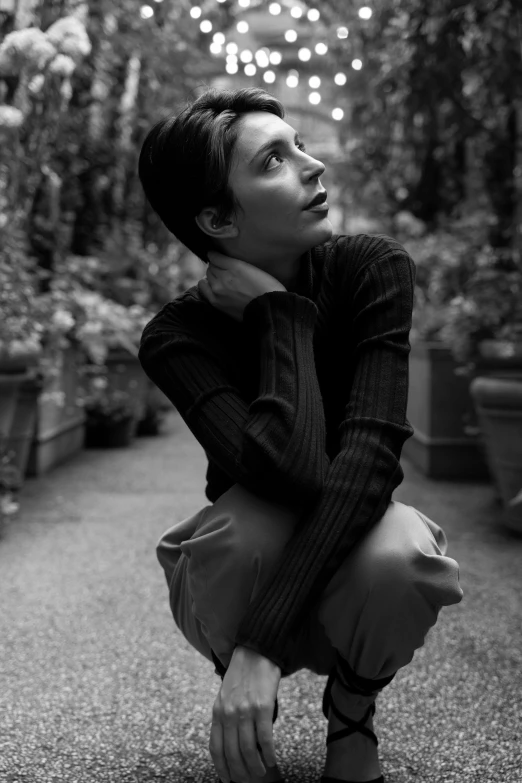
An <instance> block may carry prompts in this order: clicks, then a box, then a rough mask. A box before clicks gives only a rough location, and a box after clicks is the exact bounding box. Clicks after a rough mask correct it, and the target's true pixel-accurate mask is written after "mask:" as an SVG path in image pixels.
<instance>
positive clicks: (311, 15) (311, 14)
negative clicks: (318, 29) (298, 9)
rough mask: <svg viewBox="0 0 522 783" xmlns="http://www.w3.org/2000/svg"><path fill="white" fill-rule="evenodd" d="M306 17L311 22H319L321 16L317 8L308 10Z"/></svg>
mask: <svg viewBox="0 0 522 783" xmlns="http://www.w3.org/2000/svg"><path fill="white" fill-rule="evenodd" d="M306 15H307V17H308V19H309V20H310V21H311V22H317V21H319V17H320V16H321V14H320V13H319V11H318V10H317V8H310V10H309V11H308V13H307V14H306Z"/></svg>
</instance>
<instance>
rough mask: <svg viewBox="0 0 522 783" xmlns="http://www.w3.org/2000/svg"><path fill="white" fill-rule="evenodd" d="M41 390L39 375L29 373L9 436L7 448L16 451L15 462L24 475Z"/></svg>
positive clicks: (17, 403)
mask: <svg viewBox="0 0 522 783" xmlns="http://www.w3.org/2000/svg"><path fill="white" fill-rule="evenodd" d="M41 390H42V381H41V379H40V377H39V376H36V377H35V376H33V375H30V374H28V375H27V377H26V378H25V380H24V381H22V383H21V384H20V387H19V390H18V396H17V400H16V407H15V410H14V414H13V418H12V421H11V428H10V430H9V435H8V437H7V442H6V445H7V449H8V450H10V451H13V452H14V455H15V456H14V459H13V464H14V465H15V466H16V467H17V468H18V470H19V471H20V475H21V476H22V477H24V476H26V475H27V466H28V464H29V455H30V451H31V443H32V441H33V438H34V435H35V429H36V415H37V404H38V396H39V394H40V392H41Z"/></svg>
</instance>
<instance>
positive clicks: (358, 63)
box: [352, 59, 362, 71]
mask: <svg viewBox="0 0 522 783" xmlns="http://www.w3.org/2000/svg"><path fill="white" fill-rule="evenodd" d="M352 68H353V69H354V70H355V71H360V70H361V68H362V61H361V60H358V59H355V60H352Z"/></svg>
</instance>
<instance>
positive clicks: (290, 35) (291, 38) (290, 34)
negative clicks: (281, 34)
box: [285, 30, 297, 43]
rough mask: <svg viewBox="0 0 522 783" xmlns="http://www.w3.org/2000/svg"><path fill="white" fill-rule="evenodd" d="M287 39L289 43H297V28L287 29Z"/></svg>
mask: <svg viewBox="0 0 522 783" xmlns="http://www.w3.org/2000/svg"><path fill="white" fill-rule="evenodd" d="M285 41H288V43H295V41H297V33H296V31H295V30H287V31H286V33H285Z"/></svg>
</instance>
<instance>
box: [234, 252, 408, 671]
mask: <svg viewBox="0 0 522 783" xmlns="http://www.w3.org/2000/svg"><path fill="white" fill-rule="evenodd" d="M397 248H400V250H397ZM360 274H361V276H362V279H361V281H360V283H359V284H358V285H356V287H355V294H354V295H353V298H352V299H351V302H350V305H351V306H352V307H353V317H352V318H351V319H350V321H351V324H350V328H351V329H352V330H355V360H356V366H355V373H354V377H353V383H352V386H351V390H350V393H349V398H348V399H346V401H345V403H344V415H343V419H342V421H341V422H340V430H339V432H340V449H339V451H338V453H337V454H336V455H335V456H334V458H333V459H332V462H331V465H330V466H329V469H328V471H327V476H326V479H325V483H324V487H323V490H322V492H321V494H320V496H319V497H318V498H317V499H316V501H315V503H314V504H313V505H312V507H311V509H310V511H309V512H308V513H307V514H306V515H303V517H302V518H301V520H300V523H299V525H298V527H297V528H296V530H295V532H294V535H293V536H292V538H291V539H290V540H289V542H288V543H287V546H286V548H285V550H284V552H283V554H282V557H281V560H280V565H279V567H277V568H276V569H275V570H274V574H273V577H272V578H271V579H270V580H269V582H268V583H267V584H265V585H264V586H263V589H262V590H261V591H260V592H259V593H258V594H257V595H256V598H255V599H254V601H253V602H252V603H251V604H250V606H249V608H248V611H247V613H246V615H245V617H244V618H243V621H242V623H241V625H240V627H239V629H238V633H237V635H236V640H235V641H236V644H238V645H242V646H245V647H249V648H251V649H253V650H255V651H257V652H259V653H260V654H261V655H264V656H265V657H267V658H269V659H271V660H272V661H274V662H275V663H277V664H278V665H279V666H280V668H281V669H282V672H283V674H284V673H285V672H286V671H288V663H289V660H290V655H291V643H290V640H291V638H292V635H291V633H290V632H291V631H293V630H295V629H296V628H297V626H298V625H299V624H300V622H302V621H303V620H304V615H305V613H306V611H307V610H309V607H310V604H311V602H312V601H313V600H314V599H316V598H317V597H318V596H320V593H321V592H322V590H323V589H324V587H325V586H326V584H327V582H328V581H329V579H330V578H331V577H332V575H333V574H334V573H335V571H336V570H337V568H338V567H339V565H340V563H341V562H342V561H343V560H344V559H345V558H346V556H347V554H348V553H349V552H350V550H351V549H352V548H353V547H354V545H355V544H356V543H357V541H358V540H359V539H360V538H361V537H362V536H363V535H364V534H365V533H366V532H367V531H369V530H370V529H371V527H372V526H373V525H374V524H375V523H376V522H377V521H378V520H379V519H380V518H381V517H382V516H383V515H384V513H385V511H386V509H387V507H388V505H389V503H390V500H391V497H392V493H393V491H394V490H395V488H396V487H397V486H398V485H399V484H400V483H401V482H402V480H403V478H404V474H403V471H402V468H401V465H400V462H399V459H400V456H401V450H402V446H403V444H404V441H405V440H407V439H408V438H409V437H411V436H412V435H413V432H414V431H413V429H412V427H411V425H410V424H409V422H408V420H407V418H406V407H407V401H408V379H409V356H408V355H409V352H410V350H411V346H410V343H409V332H410V328H411V316H412V309H413V292H414V282H415V265H414V263H413V261H412V260H411V258H410V257H409V255H408V254H407V253H406V251H404V250H403V249H402V248H401V246H400V245H398V243H395V245H394V244H391V245H390V246H389V247H388V250H387V251H385V252H381V253H380V254H379V258H378V260H376V261H373V262H371V263H369V264H368V265H367V266H366V268H365V269H364V270H362V271H361V273H360ZM347 320H348V319H347Z"/></svg>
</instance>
